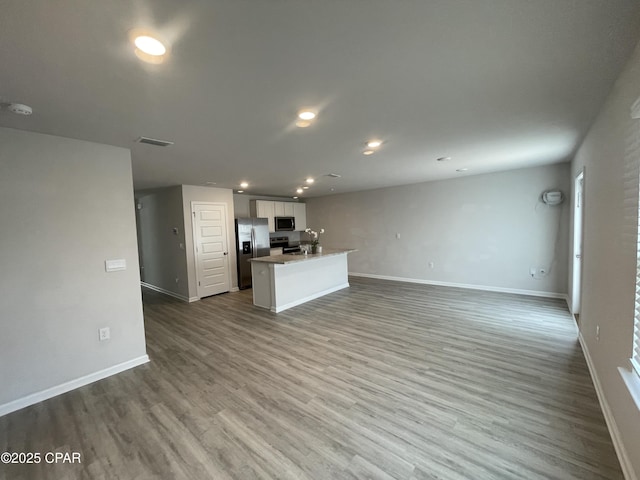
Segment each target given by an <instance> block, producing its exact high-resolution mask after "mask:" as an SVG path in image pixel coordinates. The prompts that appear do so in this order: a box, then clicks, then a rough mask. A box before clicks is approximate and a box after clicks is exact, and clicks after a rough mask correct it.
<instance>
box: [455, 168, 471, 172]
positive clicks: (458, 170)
mask: <svg viewBox="0 0 640 480" xmlns="http://www.w3.org/2000/svg"><path fill="white" fill-rule="evenodd" d="M467 170H469V169H468V168H458V169H456V172H466V171H467Z"/></svg>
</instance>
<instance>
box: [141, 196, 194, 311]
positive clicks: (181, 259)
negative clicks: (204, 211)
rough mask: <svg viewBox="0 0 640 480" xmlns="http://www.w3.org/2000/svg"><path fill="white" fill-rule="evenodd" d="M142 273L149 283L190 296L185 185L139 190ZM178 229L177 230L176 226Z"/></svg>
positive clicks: (183, 296)
mask: <svg viewBox="0 0 640 480" xmlns="http://www.w3.org/2000/svg"><path fill="white" fill-rule="evenodd" d="M136 201H137V203H138V204H139V205H140V206H141V207H142V208H140V209H139V210H137V221H138V231H139V238H138V242H139V246H140V256H141V259H140V262H141V265H142V267H143V268H142V270H141V277H142V280H143V281H144V282H145V283H148V284H150V285H153V286H155V287H158V288H161V289H163V290H165V291H167V292H171V293H173V294H175V295H176V296H178V297H180V298H182V299H184V300H188V298H189V284H188V279H187V276H188V273H187V254H186V248H188V247H187V246H186V242H185V228H184V218H183V211H182V187H180V186H175V187H167V188H163V189H159V190H156V191H153V192H146V193H145V192H138V193H136ZM174 228H175V229H177V231H178V233H177V234H175V233H174V232H173V229H174Z"/></svg>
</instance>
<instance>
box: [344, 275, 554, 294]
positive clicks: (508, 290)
mask: <svg viewBox="0 0 640 480" xmlns="http://www.w3.org/2000/svg"><path fill="white" fill-rule="evenodd" d="M349 275H351V276H354V277H366V278H377V279H379V280H392V281H394V282H407V283H421V284H423V285H437V286H439V287H455V288H467V289H470V290H484V291H487V292H501V293H514V294H517V295H530V296H533V297H545V298H560V299H564V300H566V299H567V294H566V293H557V292H540V291H538V290H521V289H518V288H506V287H490V286H486V285H469V284H466V283H452V282H439V281H436V280H423V279H421V278H406V277H391V276H389V275H374V274H372V273H356V272H349Z"/></svg>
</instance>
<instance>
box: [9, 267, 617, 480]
mask: <svg viewBox="0 0 640 480" xmlns="http://www.w3.org/2000/svg"><path fill="white" fill-rule="evenodd" d="M351 283H352V286H351V288H349V289H346V290H343V291H340V292H337V293H335V294H332V295H329V296H327V297H323V298H321V299H318V300H315V301H313V302H310V303H308V304H306V305H303V306H300V307H297V308H293V309H291V310H288V311H286V312H283V313H280V314H272V313H269V312H266V311H263V310H260V309H257V308H255V307H253V306H252V305H251V291H250V290H248V291H243V292H239V293H232V294H225V295H220V296H217V297H211V298H208V299H205V300H203V301H201V302H196V303H193V304H184V303H180V302H178V301H174V300H172V299H170V298H168V297H165V296H162V295H159V294H156V293H153V292H148V291H145V292H144V297H145V323H146V330H147V341H148V344H147V345H148V352H149V355H150V357H151V359H152V362H151V363H150V364H147V365H145V366H142V367H138V368H136V369H134V370H130V371H128V372H125V373H122V374H120V375H117V376H114V377H110V378H108V379H106V380H103V381H100V382H97V383H94V384H92V385H90V386H87V387H83V388H81V389H78V390H76V391H74V392H70V393H68V394H65V395H62V396H59V397H56V398H54V399H51V400H49V401H46V402H42V403H40V404H38V405H34V406H32V407H29V408H26V409H24V410H22V411H19V412H15V413H13V414H10V415H7V416H4V417H2V418H0V452H2V451H5V450H10V451H36V452H46V451H50V450H57V451H61V452H66V451H69V452H72V451H80V452H81V453H82V461H83V463H82V465H72V466H69V465H67V466H63V465H57V466H51V465H43V464H41V465H35V466H33V465H32V466H22V467H21V466H13V465H12V466H2V465H0V478H2V479H11V480H14V479H15V480H19V479H29V480H31V479H54V478H55V479H62V478H64V479H75V478H83V479H127V480H129V479H146V478H166V479H242V480H250V479H257V478H260V479H263V478H264V479H267V478H279V479H295V480H304V479H314V480H317V479H365V478H366V479H369V478H370V479H414V480H418V479H446V480H486V479H518V480H520V479H526V480H535V479H561V480H569V479H579V480H589V479H606V480H616V479H622V478H623V477H622V473H621V471H620V467H619V464H618V461H617V459H616V455H615V453H614V449H613V447H612V444H611V440H610V437H609V434H608V432H607V429H606V426H605V422H604V419H603V417H602V414H601V411H600V408H599V406H598V401H597V398H596V394H595V391H594V388H593V386H592V383H591V380H590V377H589V373H588V370H587V366H586V364H585V361H584V358H583V355H582V352H581V350H580V347H579V344H578V342H577V339H576V327H575V323H574V321H573V318H572V317H571V316H570V314H569V313H568V311H567V309H566V305H565V303H564V301H561V300H549V299H540V298H533V297H523V296H516V295H508V294H500V293H487V292H478V291H469V290H459V289H452V288H444V287H432V286H426V285H412V284H403V283H396V282H384V281H376V280H369V279H361V278H352V279H351Z"/></svg>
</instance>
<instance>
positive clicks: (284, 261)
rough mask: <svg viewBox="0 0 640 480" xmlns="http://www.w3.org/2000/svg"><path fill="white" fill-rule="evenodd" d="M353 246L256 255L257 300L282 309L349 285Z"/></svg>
mask: <svg viewBox="0 0 640 480" xmlns="http://www.w3.org/2000/svg"><path fill="white" fill-rule="evenodd" d="M350 252H355V250H353V249H324V250H323V252H322V253H310V254H307V255H304V254H300V253H298V254H285V255H273V256H269V257H258V258H252V259H250V260H249V261H250V262H251V280H252V285H253V304H254V305H256V306H258V307H263V308H268V309H269V310H271V311H272V312H282V311H283V310H286V309H288V308H291V307H295V306H296V305H300V304H301V303H305V302H308V301H309V300H313V299H314V298H318V297H321V296H323V295H327V294H329V293H332V292H335V291H337V290H341V289H343V288H347V287H348V286H349V279H348V268H347V254H349V253H350Z"/></svg>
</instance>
